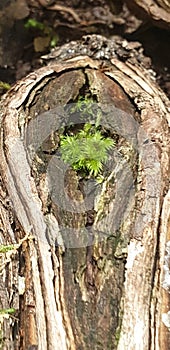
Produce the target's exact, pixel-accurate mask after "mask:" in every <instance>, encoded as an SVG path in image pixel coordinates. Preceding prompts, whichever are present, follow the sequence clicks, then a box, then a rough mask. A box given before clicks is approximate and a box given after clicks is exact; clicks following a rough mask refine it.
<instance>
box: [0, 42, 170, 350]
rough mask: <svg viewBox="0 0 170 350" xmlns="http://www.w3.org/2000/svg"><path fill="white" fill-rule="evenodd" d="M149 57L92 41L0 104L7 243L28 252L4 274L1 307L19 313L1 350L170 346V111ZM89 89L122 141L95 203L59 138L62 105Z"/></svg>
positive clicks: (64, 118) (18, 253)
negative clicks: (169, 279)
mask: <svg viewBox="0 0 170 350" xmlns="http://www.w3.org/2000/svg"><path fill="white" fill-rule="evenodd" d="M133 46H134V44H133ZM125 57H126V58H125ZM142 57H143V54H142V50H141V48H140V45H137V44H136V48H133V49H132V46H131V43H128V42H126V41H125V40H121V39H120V38H117V39H115V40H114V41H109V40H107V39H105V38H103V37H101V36H96V35H92V36H87V37H85V38H84V39H82V41H81V42H79V43H76V42H71V43H69V44H66V45H64V46H63V47H61V48H60V49H58V50H55V51H54V52H53V53H52V54H51V55H50V56H48V57H47V58H48V59H49V60H51V62H50V64H49V65H48V66H47V67H44V68H41V69H40V70H38V71H36V72H33V73H31V74H30V75H29V76H28V77H26V78H25V79H23V80H22V81H20V82H18V83H17V84H16V85H15V86H14V87H13V88H12V89H11V90H10V91H9V93H8V94H6V95H5V96H4V97H3V99H2V101H1V117H0V118H1V119H0V121H1V144H0V157H1V164H0V169H1V176H2V185H1V187H0V191H1V192H0V196H1V197H0V198H1V206H0V210H1V217H0V220H1V230H0V235H1V236H0V237H1V242H2V243H3V244H9V243H10V244H11V243H13V244H16V243H18V245H19V246H16V248H17V249H16V250H13V251H12V254H13V255H10V257H9V261H6V262H4V266H3V267H2V281H4V282H5V284H4V285H3V283H1V288H2V292H1V296H3V297H1V305H2V306H1V307H2V308H3V309H7V308H10V307H14V308H15V309H17V314H16V315H15V317H16V318H11V317H9V318H8V319H7V318H4V320H3V321H4V323H3V324H4V328H3V336H4V337H6V340H5V341H4V349H28V348H29V347H31V346H32V347H33V346H34V347H35V348H37V349H43V350H45V349H80V348H81V349H91V348H92V347H93V348H95V349H119V350H120V349H121V350H122V349H124V350H126V349H128V350H132V349H133V350H134V349H135V350H137V349H146V350H149V349H152V350H158V349H159V350H160V349H161V350H162V349H163V350H164V349H167V348H168V347H169V345H170V339H169V330H168V327H167V325H165V322H162V313H164V314H165V313H167V312H168V310H169V309H167V300H168V297H167V295H168V288H169V286H167V284H166V283H165V282H166V276H165V271H164V267H163V264H165V261H164V260H165V248H166V245H167V242H168V241H169V231H168V223H169V221H168V220H169V207H168V204H169V192H168V190H169V187H168V186H169V184H168V182H169V154H170V153H169V124H170V119H169V111H170V104H169V101H168V99H167V98H166V96H165V94H164V93H163V92H162V91H161V90H160V89H159V88H158V86H157V85H156V83H155V81H154V78H153V77H152V76H151V72H149V71H148V70H146V69H145V68H144V66H143V65H142V63H140V62H141V61H142V59H141V58H142ZM82 89H86V90H88V91H90V92H91V94H92V95H94V96H95V98H96V101H97V104H98V105H99V106H100V108H101V110H102V112H103V116H102V117H101V120H100V122H101V124H102V125H103V126H104V127H105V128H106V129H107V130H110V132H111V134H112V135H116V136H115V137H117V143H116V149H115V151H114V153H113V155H112V159H111V161H110V165H109V166H110V168H109V169H110V173H109V174H108V175H107V176H106V177H105V180H104V182H103V184H102V185H100V186H99V187H98V190H97V192H94V196H92V197H90V195H88V192H85V193H86V197H84V194H83V191H82V189H81V187H80V186H79V183H78V177H77V175H76V173H75V172H74V171H70V172H68V173H67V172H65V168H62V166H60V163H59V161H58V158H57V156H56V154H57V153H55V152H57V149H58V138H57V133H56V134H54V132H53V131H56V130H58V129H59V128H61V127H62V126H63V123H64V125H67V123H68V122H69V116H68V114H67V113H66V112H65V109H64V107H65V106H67V105H68V103H69V102H70V101H71V102H72V101H74V100H75V99H76V98H77V97H78V96H79V95H81V91H82ZM51 134H53V138H52V136H51ZM54 168H55V169H56V170H55V171H56V173H55V172H54ZM106 173H107V172H106ZM51 174H52V175H51ZM50 176H51V178H50V179H51V183H52V185H53V184H55V186H53V187H50V182H49V177H50ZM53 176H54V177H53ZM64 177H65V178H66V179H67V186H66V189H65V190H64V189H63V186H64V185H63V178H64ZM56 179H57V181H56ZM85 185H86V184H85ZM89 186H91V183H89ZM92 189H93V190H94V187H92ZM86 191H87V189H86ZM67 195H68V197H67ZM63 196H64V199H63ZM90 212H91V213H92V219H91V221H90V222H89V221H88V220H90V219H89V218H90V215H89V213H90ZM94 212H95V215H94ZM24 236H25V239H23V237H24ZM21 238H22V239H23V240H21ZM6 254H7V253H6ZM2 256H3V258H4V257H5V255H4V253H2ZM18 276H21V277H24V278H25V289H23V290H22V291H20V295H19V292H18V280H17V278H18ZM163 281H164V284H162V283H163ZM14 286H15V287H14ZM10 293H11V294H10ZM165 311H166V312H165ZM164 317H165V316H164ZM18 319H19V320H20V327H19V328H17V327H18ZM11 320H12V322H13V324H14V323H15V325H16V328H15V329H16V331H15V332H13V329H14V325H13V324H11Z"/></svg>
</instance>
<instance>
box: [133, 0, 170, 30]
mask: <svg viewBox="0 0 170 350" xmlns="http://www.w3.org/2000/svg"><path fill="white" fill-rule="evenodd" d="M126 3H127V5H128V7H129V8H130V10H131V11H132V12H135V14H136V15H137V16H138V17H142V18H143V19H145V20H146V19H147V20H149V21H152V22H153V23H154V25H156V26H158V27H162V28H164V29H169V27H170V3H169V1H168V0H149V1H148V0H126Z"/></svg>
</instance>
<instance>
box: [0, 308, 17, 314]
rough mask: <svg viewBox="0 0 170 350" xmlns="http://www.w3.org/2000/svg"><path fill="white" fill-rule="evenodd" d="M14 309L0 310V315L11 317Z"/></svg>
mask: <svg viewBox="0 0 170 350" xmlns="http://www.w3.org/2000/svg"><path fill="white" fill-rule="evenodd" d="M15 312H16V309H14V308H9V309H0V315H13V314H15Z"/></svg>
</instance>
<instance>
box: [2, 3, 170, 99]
mask: <svg viewBox="0 0 170 350" xmlns="http://www.w3.org/2000/svg"><path fill="white" fill-rule="evenodd" d="M47 3H48V5H47ZM63 4H64V5H63ZM93 33H97V34H102V35H104V36H106V37H109V38H114V36H115V35H116V36H117V35H120V36H122V37H124V38H125V39H127V40H130V41H139V42H140V43H142V45H143V48H144V53H145V55H146V56H148V57H149V58H150V61H151V67H152V69H153V70H154V71H155V73H156V78H157V82H158V84H159V85H160V87H161V88H162V89H163V90H164V91H165V92H166V93H167V95H168V96H169V97H170V50H169V44H170V32H169V31H167V30H164V29H161V28H158V27H155V26H153V24H152V23H151V22H149V21H146V20H145V21H144V20H141V19H139V18H137V17H135V16H134V15H133V14H132V13H131V12H130V11H129V10H128V8H127V6H126V5H125V4H124V1H123V0H122V1H121V0H120V1H116V0H115V1H109V0H97V1H92V0H83V1H81V0H65V1H64V2H63V1H57V0H51V1H50V0H1V3H0V82H3V83H8V84H10V85H11V84H14V83H15V82H16V81H17V80H18V79H21V78H22V77H24V76H25V75H27V74H28V73H29V72H31V71H33V70H34V69H36V68H39V67H41V66H42V65H43V64H44V61H43V60H42V58H41V57H42V56H43V55H44V54H47V53H48V52H50V50H51V49H52V48H53V47H54V46H56V45H57V46H58V45H62V44H63V43H66V42H69V41H70V40H77V39H80V38H81V37H82V35H85V34H93ZM5 89H6V88H5V86H4V85H3V84H2V83H0V92H1V94H2V92H4V90H5Z"/></svg>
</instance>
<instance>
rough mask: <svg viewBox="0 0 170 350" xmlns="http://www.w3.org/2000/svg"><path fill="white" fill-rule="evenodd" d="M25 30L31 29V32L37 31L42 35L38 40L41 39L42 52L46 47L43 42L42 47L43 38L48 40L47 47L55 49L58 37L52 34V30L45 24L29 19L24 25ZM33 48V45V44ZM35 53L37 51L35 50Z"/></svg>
mask: <svg viewBox="0 0 170 350" xmlns="http://www.w3.org/2000/svg"><path fill="white" fill-rule="evenodd" d="M24 26H25V28H26V29H33V30H36V31H37V30H39V31H40V32H41V33H42V34H41V35H42V37H40V38H39V40H40V39H41V45H42V50H40V51H43V49H45V47H46V44H45V43H46V41H44V47H43V38H46V39H48V40H47V41H48V42H49V45H48V46H49V47H51V48H52V47H55V46H56V45H57V43H58V36H57V34H56V33H55V32H54V30H53V28H52V27H50V26H48V25H47V24H45V23H43V22H39V21H37V20H36V19H34V18H29V19H28V20H27V21H26V23H25V25H24ZM34 46H35V44H34ZM35 51H37V50H36V49H35Z"/></svg>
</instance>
